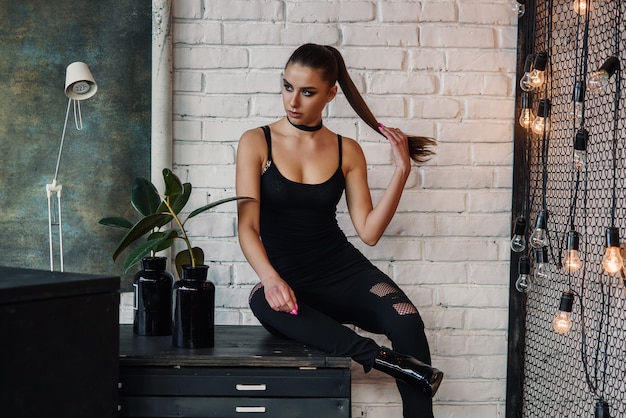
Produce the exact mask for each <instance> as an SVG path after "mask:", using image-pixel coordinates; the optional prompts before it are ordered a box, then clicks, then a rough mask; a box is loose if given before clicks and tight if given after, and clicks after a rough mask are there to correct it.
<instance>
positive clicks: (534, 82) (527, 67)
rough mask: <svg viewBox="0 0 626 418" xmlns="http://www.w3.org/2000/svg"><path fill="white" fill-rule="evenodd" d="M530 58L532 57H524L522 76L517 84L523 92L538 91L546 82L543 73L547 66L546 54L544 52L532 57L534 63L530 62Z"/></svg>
mask: <svg viewBox="0 0 626 418" xmlns="http://www.w3.org/2000/svg"><path fill="white" fill-rule="evenodd" d="M532 58H533V56H532V55H529V56H528V57H526V62H525V63H524V75H523V76H522V78H521V79H520V83H519V84H520V87H521V89H522V90H524V91H532V90H535V89H538V88H539V87H541V86H542V85H543V83H544V82H545V81H546V76H545V71H546V66H547V65H548V54H547V53H546V52H540V53H538V54H537V55H535V56H534V61H532ZM531 68H532V70H531Z"/></svg>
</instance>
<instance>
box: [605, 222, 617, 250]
mask: <svg viewBox="0 0 626 418" xmlns="http://www.w3.org/2000/svg"><path fill="white" fill-rule="evenodd" d="M619 246H620V243H619V229H617V228H616V227H614V226H611V227H609V228H607V229H606V247H607V248H609V247H619Z"/></svg>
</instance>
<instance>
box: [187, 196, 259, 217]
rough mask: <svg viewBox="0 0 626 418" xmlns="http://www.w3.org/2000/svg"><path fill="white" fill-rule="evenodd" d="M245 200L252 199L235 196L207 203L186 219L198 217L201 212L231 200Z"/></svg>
mask: <svg viewBox="0 0 626 418" xmlns="http://www.w3.org/2000/svg"><path fill="white" fill-rule="evenodd" d="M245 199H252V198H251V197H246V196H235V197H227V198H226V199H221V200H216V201H215V202H212V203H209V204H208V205H205V206H202V207H201V208H198V209H196V210H194V211H193V212H191V213H190V214H189V216H188V217H187V219H189V218H193V217H194V216H196V215H199V214H201V213H202V212H205V211H207V210H209V209H211V208H213V207H215V206H217V205H221V204H222V203H226V202H231V201H233V200H245Z"/></svg>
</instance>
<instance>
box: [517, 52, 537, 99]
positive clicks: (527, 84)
mask: <svg viewBox="0 0 626 418" xmlns="http://www.w3.org/2000/svg"><path fill="white" fill-rule="evenodd" d="M532 66H533V55H528V56H527V57H526V61H524V75H522V78H520V80H519V86H520V88H521V89H522V90H524V91H532V90H533V89H534V86H533V83H532V78H531V75H530V72H531V71H532Z"/></svg>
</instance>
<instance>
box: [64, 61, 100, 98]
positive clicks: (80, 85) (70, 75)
mask: <svg viewBox="0 0 626 418" xmlns="http://www.w3.org/2000/svg"><path fill="white" fill-rule="evenodd" d="M96 91H98V85H97V84H96V80H95V79H94V78H93V76H92V75H91V71H89V67H88V66H87V64H85V63H84V62H80V61H77V62H73V63H71V64H70V65H68V66H67V70H66V71H65V95H66V96H67V97H69V98H70V99H73V100H85V99H88V98H90V97H91V96H93V95H94V94H96Z"/></svg>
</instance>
